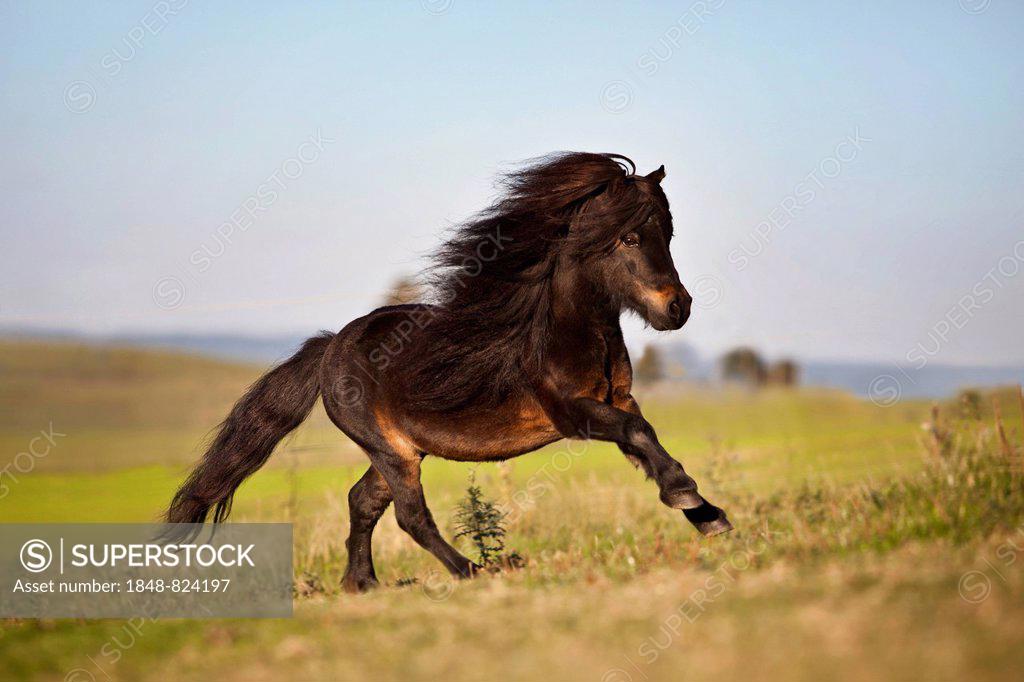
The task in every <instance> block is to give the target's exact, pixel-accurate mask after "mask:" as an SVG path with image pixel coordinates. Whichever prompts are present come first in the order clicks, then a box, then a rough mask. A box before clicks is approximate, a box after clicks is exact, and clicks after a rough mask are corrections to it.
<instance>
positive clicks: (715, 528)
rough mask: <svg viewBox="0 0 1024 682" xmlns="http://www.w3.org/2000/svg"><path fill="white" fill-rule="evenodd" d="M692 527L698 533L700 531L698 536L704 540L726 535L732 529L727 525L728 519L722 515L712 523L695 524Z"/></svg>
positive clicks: (730, 525) (729, 524)
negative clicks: (704, 538)
mask: <svg viewBox="0 0 1024 682" xmlns="http://www.w3.org/2000/svg"><path fill="white" fill-rule="evenodd" d="M694 526H695V527H696V528H697V530H698V531H700V534H701V535H703V536H704V537H706V538H710V537H714V536H715V535H721V534H722V533H728V532H729V531H731V530H732V529H733V528H732V524H731V523H729V519H727V518H725V514H722V516H721V518H717V519H715V520H713V521H705V522H703V523H696V524H694Z"/></svg>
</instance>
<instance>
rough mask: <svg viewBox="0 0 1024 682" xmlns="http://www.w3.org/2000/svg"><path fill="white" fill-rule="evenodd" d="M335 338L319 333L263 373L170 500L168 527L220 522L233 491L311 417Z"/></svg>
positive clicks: (228, 507) (224, 515)
mask: <svg viewBox="0 0 1024 682" xmlns="http://www.w3.org/2000/svg"><path fill="white" fill-rule="evenodd" d="M333 336H334V334H332V333H330V332H321V333H320V334H319V335H317V336H314V337H313V338H311V339H309V340H308V341H306V342H305V343H304V344H303V345H302V348H301V349H300V350H299V352H297V353H296V354H295V355H293V356H292V357H291V358H289V359H288V360H286V361H285V362H283V363H281V364H280V365H278V366H277V367H275V368H274V369H272V370H270V371H269V372H267V373H266V374H264V375H263V376H262V377H261V378H260V379H259V380H258V381H257V382H256V383H255V384H253V385H252V386H251V387H250V388H249V390H248V391H247V392H246V394H245V395H244V396H242V398H241V399H240V400H239V401H238V402H237V403H235V406H234V407H233V408H232V409H231V414H229V415H228V417H227V419H225V420H224V423H222V424H221V425H220V429H219V430H218V431H217V436H216V438H215V439H214V441H213V443H212V444H211V445H210V447H209V448H208V449H207V450H206V453H205V454H204V455H203V458H202V460H200V462H199V464H198V465H196V468H195V470H193V471H192V474H191V475H190V476H189V477H188V480H186V481H185V484H184V485H182V486H181V489H180V490H178V492H177V494H175V496H174V499H173V500H171V506H170V508H169V509H168V510H167V517H166V518H167V522H168V523H203V521H205V520H206V517H207V515H208V514H209V512H210V509H211V508H213V509H214V512H213V521H214V523H220V522H221V521H223V520H224V519H225V518H227V516H228V514H230V513H231V500H232V499H233V497H234V494H235V490H237V489H238V486H240V485H241V484H242V481H244V480H245V479H246V478H248V477H249V476H250V475H252V474H253V473H255V472H256V470H258V469H259V468H260V467H261V466H263V465H264V464H265V463H266V462H267V460H268V459H269V458H270V453H272V452H273V451H274V446H276V445H277V444H278V443H279V442H280V441H281V439H282V438H284V437H285V436H287V435H288V434H289V433H291V432H292V431H293V430H295V428H296V427H297V426H298V425H299V424H301V423H302V422H303V420H305V418H306V417H307V416H309V412H310V410H312V409H313V404H314V403H315V402H316V399H317V397H318V396H319V395H320V380H319V369H320V363H321V361H322V360H323V357H324V353H325V352H326V350H327V345H328V344H329V343H330V341H331V338H332V337H333Z"/></svg>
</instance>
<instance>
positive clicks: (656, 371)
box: [633, 345, 665, 384]
mask: <svg viewBox="0 0 1024 682" xmlns="http://www.w3.org/2000/svg"><path fill="white" fill-rule="evenodd" d="M633 378H634V379H635V380H636V382H637V383H638V384H653V383H654V382H656V381H661V380H662V379H664V378H665V363H664V362H663V361H662V359H661V351H660V350H658V349H657V348H656V347H655V346H650V345H649V346H646V347H644V352H643V355H641V356H640V359H639V360H637V362H636V366H635V367H634V368H633Z"/></svg>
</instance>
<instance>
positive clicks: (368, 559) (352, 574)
mask: <svg viewBox="0 0 1024 682" xmlns="http://www.w3.org/2000/svg"><path fill="white" fill-rule="evenodd" d="M389 504H391V489H390V488H388V484H387V482H385V480H384V477H383V476H381V475H380V472H379V471H377V470H376V469H375V468H373V467H372V466H371V467H370V468H369V469H367V470H366V473H365V474H363V477H362V478H360V479H359V481H358V482H357V483H356V484H355V485H354V486H352V490H350V491H349V493H348V509H349V528H350V530H349V536H348V540H346V541H345V546H346V547H347V548H348V567H347V568H346V569H345V577H344V578H342V580H341V586H342V588H344V589H345V590H346V591H348V592H364V591H366V590H368V589H370V588H372V587H376V586H377V585H378V582H377V574H376V572H374V570H373V555H372V552H373V549H372V544H371V539H372V537H373V529H374V527H375V526H376V525H377V521H378V520H380V517H381V516H382V515H383V514H384V510H386V509H387V508H388V505H389Z"/></svg>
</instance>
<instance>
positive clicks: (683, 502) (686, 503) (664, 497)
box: [661, 485, 704, 510]
mask: <svg viewBox="0 0 1024 682" xmlns="http://www.w3.org/2000/svg"><path fill="white" fill-rule="evenodd" d="M661 502H662V504H664V505H666V506H668V507H672V508H673V509H682V510H687V509H697V508H698V507H700V506H701V505H702V504H704V498H703V497H701V496H700V493H698V492H697V486H696V485H695V486H694V487H693V488H686V489H681V490H669V491H667V492H662V493H661Z"/></svg>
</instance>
